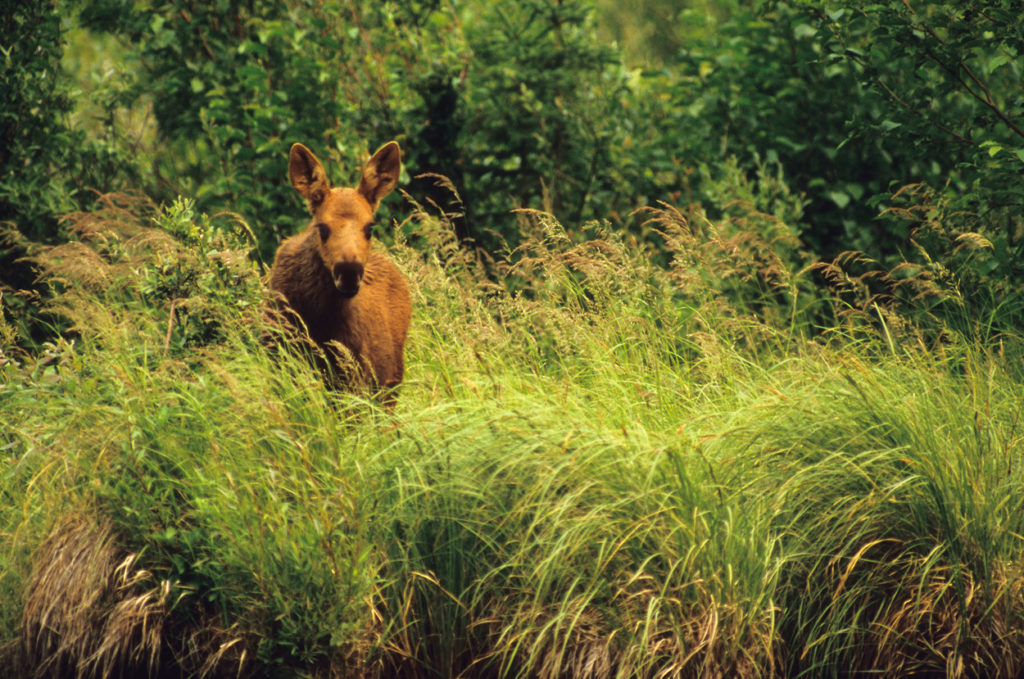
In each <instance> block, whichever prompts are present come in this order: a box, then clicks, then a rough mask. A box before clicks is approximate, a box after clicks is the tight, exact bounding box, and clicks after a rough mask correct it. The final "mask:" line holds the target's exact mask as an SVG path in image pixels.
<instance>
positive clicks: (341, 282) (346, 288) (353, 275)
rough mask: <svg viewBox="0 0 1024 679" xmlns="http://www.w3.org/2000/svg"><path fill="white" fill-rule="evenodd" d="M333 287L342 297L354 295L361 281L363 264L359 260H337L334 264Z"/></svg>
mask: <svg viewBox="0 0 1024 679" xmlns="http://www.w3.org/2000/svg"><path fill="white" fill-rule="evenodd" d="M332 274H333V276H334V287H335V288H337V289H338V293H339V294H340V295H341V296H342V297H354V296H355V294H356V293H357V292H359V286H360V284H361V283H362V282H363V265H362V264H360V263H359V262H339V263H337V264H335V265H334V271H333V272H332Z"/></svg>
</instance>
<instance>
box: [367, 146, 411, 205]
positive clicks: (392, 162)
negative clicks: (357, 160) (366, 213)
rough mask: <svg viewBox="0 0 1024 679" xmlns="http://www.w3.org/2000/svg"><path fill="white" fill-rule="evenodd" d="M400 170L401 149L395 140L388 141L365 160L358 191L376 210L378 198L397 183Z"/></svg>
mask: <svg viewBox="0 0 1024 679" xmlns="http://www.w3.org/2000/svg"><path fill="white" fill-rule="evenodd" d="M401 172H402V150H401V149H399V148H398V143H397V142H393V141H389V142H388V143H387V144H384V146H381V147H380V150H378V151H377V152H376V153H374V154H373V157H372V158H370V159H369V160H368V161H366V165H365V166H363V178H362V179H360V180H359V189H358V191H359V193H361V194H362V195H363V198H365V199H366V202H368V203H369V204H370V206H371V207H372V208H373V209H374V210H376V209H377V204H378V203H380V199H381V198H383V197H384V196H386V195H388V194H389V193H391V190H392V189H394V188H395V186H397V185H398V175H399V174H401Z"/></svg>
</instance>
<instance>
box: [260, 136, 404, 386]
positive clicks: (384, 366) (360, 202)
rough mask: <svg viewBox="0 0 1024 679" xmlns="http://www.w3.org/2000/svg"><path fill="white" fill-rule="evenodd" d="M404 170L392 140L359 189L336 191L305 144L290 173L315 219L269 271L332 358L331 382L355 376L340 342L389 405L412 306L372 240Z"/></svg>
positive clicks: (294, 151)
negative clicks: (377, 216)
mask: <svg viewBox="0 0 1024 679" xmlns="http://www.w3.org/2000/svg"><path fill="white" fill-rule="evenodd" d="M401 167H402V152H401V150H399V148H398V144H396V143H395V142H389V143H388V144H385V145H384V146H383V147H381V149H380V150H379V151H377V153H375V154H374V155H373V157H372V158H370V160H369V161H367V163H366V165H365V166H364V167H363V176H362V179H361V180H360V181H359V186H358V187H356V188H354V189H352V188H331V185H330V182H329V181H328V180H327V174H326V173H325V172H324V168H323V166H322V165H321V164H320V161H319V160H317V159H316V156H314V155H313V153H312V152H311V151H310V150H309V149H307V148H306V147H305V146H303V145H302V144H295V145H294V146H292V148H291V152H290V153H289V156H288V174H289V177H290V178H291V182H292V186H293V187H295V190H296V191H298V192H299V195H301V196H302V197H303V198H305V199H306V201H307V202H308V203H309V210H310V212H311V213H312V215H313V219H312V220H311V221H310V223H309V226H308V228H306V230H305V231H303V232H302V233H299V234H297V235H295V236H292V237H291V238H289V239H287V240H286V241H284V242H283V243H282V244H281V246H280V247H279V248H278V250H277V254H276V255H275V256H274V266H273V267H272V268H271V271H270V287H271V289H272V290H274V291H275V292H277V293H280V295H281V296H283V297H284V300H285V301H286V302H287V304H288V307H290V309H291V311H292V312H294V314H295V315H297V316H298V318H299V319H301V321H302V323H303V324H305V327H306V330H307V331H308V333H309V337H310V338H311V339H312V340H313V341H314V342H315V343H316V344H317V346H318V347H320V349H322V350H323V352H324V355H325V356H327V361H328V363H327V366H325V367H326V369H327V372H328V373H332V374H333V378H334V379H333V380H329V382H331V381H337V379H338V376H340V375H345V374H347V373H351V366H349V367H348V368H346V365H344V364H345V363H346V360H345V358H343V357H342V356H341V355H339V354H338V352H337V351H334V350H331V348H330V343H331V342H338V343H340V344H342V345H344V346H345V347H347V348H348V350H349V351H350V352H351V353H352V356H353V357H354V358H355V360H356V364H357V365H356V370H355V371H354V372H355V373H356V375H357V376H356V380H358V381H359V382H362V383H363V384H368V385H369V386H370V387H371V388H372V389H373V390H374V391H378V392H380V393H381V395H382V398H383V400H384V402H385V403H387V404H389V405H390V404H393V402H394V398H395V393H396V391H395V390H396V388H397V387H398V385H399V384H400V383H401V382H402V375H403V373H404V371H405V359H404V356H403V351H404V348H405V338H406V335H407V333H408V331H409V317H410V316H411V314H412V304H411V302H410V300H409V289H408V287H407V286H406V283H405V280H404V279H403V278H402V274H400V273H399V272H398V269H396V268H395V266H394V265H393V264H392V263H391V262H390V261H389V260H388V259H387V257H385V256H384V255H382V254H378V253H374V252H370V238H371V235H372V231H373V215H374V212H375V211H376V209H377V205H378V204H379V203H380V200H381V198H383V197H384V196H386V195H387V194H388V193H390V192H391V190H392V189H394V188H395V185H396V184H397V183H398V175H399V172H400V171H401Z"/></svg>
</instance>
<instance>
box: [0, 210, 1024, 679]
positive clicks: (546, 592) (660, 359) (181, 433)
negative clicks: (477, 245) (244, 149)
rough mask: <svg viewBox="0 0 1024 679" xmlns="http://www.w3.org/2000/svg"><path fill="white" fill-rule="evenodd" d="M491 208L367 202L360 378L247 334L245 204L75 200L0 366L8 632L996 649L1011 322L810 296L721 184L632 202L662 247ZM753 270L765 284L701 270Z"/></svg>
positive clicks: (364, 660) (957, 658)
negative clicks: (397, 321)
mask: <svg viewBox="0 0 1024 679" xmlns="http://www.w3.org/2000/svg"><path fill="white" fill-rule="evenodd" d="M762 217H763V216H762ZM519 218H520V220H521V222H522V228H523V231H524V232H525V233H528V234H530V235H529V237H528V238H527V239H526V240H525V241H524V244H523V245H522V246H521V247H520V248H518V249H517V250H516V251H515V252H514V253H509V255H508V257H507V258H506V260H504V261H497V262H493V263H491V265H490V266H491V267H494V269H493V270H500V271H502V273H503V275H502V276H500V277H496V276H494V275H487V271H485V266H484V264H483V263H481V262H480V261H479V260H478V259H477V258H475V257H474V256H473V254H472V253H471V252H469V251H466V250H465V249H463V248H461V247H460V246H459V245H458V243H457V241H456V240H455V237H454V235H453V229H452V226H451V224H450V221H449V220H448V219H447V218H446V216H445V215H444V214H441V213H436V212H435V213H431V212H430V211H428V210H424V209H422V208H417V209H415V210H414V211H413V212H412V213H411V216H410V217H409V218H408V219H407V220H406V221H405V222H403V223H401V224H397V225H396V227H395V234H396V237H395V239H394V242H393V243H392V244H390V246H388V248H387V249H388V251H389V253H390V255H391V256H392V258H393V259H394V260H395V261H396V263H397V264H398V266H399V268H400V269H401V270H402V271H403V273H404V274H405V275H406V276H407V277H408V279H409V282H410V286H411V289H412V293H413V303H414V309H415V311H414V319H413V324H412V330H411V335H410V339H409V344H408V350H407V359H408V378H407V382H406V383H405V384H404V385H403V388H402V391H401V395H400V397H399V400H398V404H397V406H396V407H395V408H394V409H393V410H387V409H384V408H382V407H380V406H379V405H378V404H377V403H376V402H375V401H374V400H373V399H370V398H367V397H366V396H365V395H360V394H346V393H339V392H330V391H327V390H325V389H324V387H323V384H322V382H321V379H320V376H319V375H318V374H317V373H316V372H315V371H314V370H313V369H312V368H311V367H310V363H309V361H307V360H306V359H305V358H304V357H303V356H301V355H298V352H295V351H290V350H286V349H283V348H282V347H281V346H280V343H279V342H278V341H276V338H275V332H276V331H275V323H274V319H273V318H272V317H271V316H268V312H267V308H266V305H265V299H266V293H265V292H264V288H263V286H262V285H261V282H260V274H261V271H260V269H259V267H257V266H256V265H255V264H253V263H252V261H251V260H250V259H249V258H248V257H246V256H245V251H246V247H247V245H246V243H247V242H251V239H252V237H251V236H250V235H249V234H248V232H247V230H246V228H245V225H244V223H243V222H240V221H239V220H237V219H230V218H221V219H220V220H216V219H214V220H211V219H210V218H208V217H206V216H205V215H202V214H199V213H196V212H195V211H194V210H193V209H192V208H191V206H190V204H189V202H188V201H185V200H182V201H178V202H177V203H175V204H174V205H173V206H171V207H168V208H156V207H155V206H153V205H152V204H149V203H148V202H147V201H145V200H144V199H141V198H139V197H130V196H116V195H115V196H108V197H107V198H106V199H104V201H103V203H102V204H101V207H99V208H98V209H97V210H95V211H93V212H88V213H79V214H76V215H72V216H71V217H70V218H69V220H70V223H69V228H71V229H72V230H73V231H75V232H76V233H77V234H78V235H79V240H77V241H75V242H73V243H69V244H63V245H58V246H56V247H48V248H40V249H38V250H36V251H35V255H34V256H35V257H36V258H37V262H38V265H39V266H40V268H41V269H42V270H45V271H46V272H48V273H47V275H48V276H50V277H51V280H52V281H53V284H54V285H55V286H58V287H59V288H60V289H61V290H62V291H63V292H61V293H60V294H59V295H57V296H56V297H55V299H54V301H53V302H52V305H53V306H54V308H55V310H59V312H60V313H61V314H62V315H63V317H65V318H67V319H69V320H70V321H71V323H72V326H71V327H72V332H71V333H69V334H68V336H69V337H72V336H73V339H61V340H58V341H56V342H54V343H51V344H50V345H48V347H47V350H46V351H45V352H42V353H41V354H39V355H36V356H28V355H25V356H19V355H14V354H10V355H7V356H5V362H4V364H3V366H2V370H3V388H2V391H0V394H2V399H0V409H2V416H0V419H2V420H3V421H4V422H5V423H6V424H5V427H4V430H3V432H4V433H3V441H2V444H3V450H4V458H5V461H6V464H5V466H4V470H3V486H2V488H3V495H4V502H3V504H2V509H0V525H2V535H3V536H4V540H3V544H4V549H3V552H2V555H0V559H2V563H3V568H2V569H0V574H2V575H0V588H2V591H3V592H4V595H3V597H2V599H0V600H2V602H3V603H2V608H0V630H2V633H3V638H4V639H6V640H7V641H6V645H5V647H4V658H5V661H6V662H7V663H9V664H8V666H9V667H20V668H22V669H23V671H24V674H23V675H21V676H47V677H49V676H141V675H142V674H145V673H146V672H150V673H151V674H152V675H154V676H179V675H180V676H239V675H240V676H311V677H327V676H367V677H370V676H381V677H385V676H409V677H420V676H423V677H427V676H467V677H505V676H510V677H511V676H532V677H562V676H572V677H627V676H628V677H667V676H680V677H687V676H693V677H698V676H699V677H707V676H758V677H761V676H850V675H855V674H859V673H860V672H862V671H871V672H875V673H879V674H881V675H882V676H905V675H907V674H912V673H916V674H918V675H926V676H942V675H945V676H1015V675H1017V674H1019V673H1020V671H1021V668H1022V666H1021V659H1022V658H1024V633H1022V631H1021V630H1022V629H1024V627H1022V625H1021V616H1022V615H1024V594H1022V593H1024V588H1022V585H1024V576H1022V572H1021V569H1020V564H1021V563H1022V547H1024V541H1022V538H1021V535H1022V534H1024V526H1022V525H1021V524H1022V522H1024V511H1022V510H1024V508H1022V506H1021V505H1022V503H1024V471H1022V469H1021V464H1020V462H1021V451H1022V441H1024V432H1022V428H1021V424H1022V423H1021V417H1022V401H1021V397H1020V394H1021V393H1022V378H1024V371H1022V367H1021V366H1022V365H1024V364H1022V363H1021V361H1020V351H1021V345H1020V342H1019V341H1018V340H1016V339H1015V338H1012V337H1005V338H1003V339H1001V340H1000V341H998V342H994V343H988V344H982V343H979V342H970V341H968V340H965V339H964V338H963V337H961V336H957V335H955V334H952V333H946V334H943V335H941V336H939V337H934V338H931V339H930V340H929V338H928V335H927V333H925V332H923V331H922V329H921V328H920V327H917V326H915V325H914V324H913V323H911V322H909V321H906V320H905V319H903V320H901V317H900V316H898V315H896V314H894V313H891V312H887V311H886V310H885V309H884V308H883V307H881V306H878V305H877V304H876V305H874V306H873V307H870V312H863V313H858V314H849V315H845V316H843V315H837V316H836V317H837V318H841V319H843V320H842V321H840V322H837V323H835V324H834V325H833V327H829V328H822V327H811V326H809V325H808V324H807V323H806V319H807V318H808V317H809V316H810V311H809V310H808V309H807V308H806V307H804V306H802V305H801V303H800V301H799V295H798V294H797V292H796V291H797V290H798V289H799V287H800V279H801V278H802V277H806V276H809V275H811V273H810V272H809V271H807V270H796V271H793V270H789V269H786V268H785V266H784V265H783V264H782V260H781V259H779V260H769V259H767V258H765V257H764V256H763V254H764V253H765V252H768V251H770V247H771V244H770V243H766V242H758V241H757V240H756V239H752V238H750V237H740V236H743V234H742V233H740V232H739V231H737V230H736V229H737V224H738V221H737V220H732V221H730V220H722V221H719V222H712V221H710V220H708V219H707V218H706V217H705V216H703V215H701V214H699V213H691V214H690V215H684V214H683V213H681V212H679V211H674V210H669V209H664V210H662V211H660V212H656V213H652V214H651V218H652V219H653V220H655V221H654V224H655V225H656V227H657V229H658V230H659V232H661V233H662V234H663V236H664V238H665V248H667V251H668V253H669V256H668V257H667V258H664V257H663V258H661V261H660V262H659V261H657V260H658V258H657V257H654V256H652V251H651V249H650V248H649V247H645V246H644V245H643V244H639V243H637V242H632V243H631V242H629V240H628V239H624V238H622V237H621V235H620V234H616V233H615V232H613V231H609V230H607V229H604V228H602V227H601V226H600V225H597V224H593V225H590V226H589V227H587V228H588V229H589V233H590V237H589V238H586V239H583V240H579V241H574V240H572V239H570V238H569V237H568V236H567V235H566V231H565V230H564V229H563V228H562V227H561V226H560V225H559V224H558V223H557V222H556V221H555V220H554V219H553V218H552V217H550V216H549V215H545V214H542V213H536V212H527V213H521V214H520V215H519ZM405 234H411V235H410V236H408V237H407V236H406V235H405ZM730 234H732V236H730ZM377 247H382V246H380V245H379V244H378V246H377ZM662 252H664V251H662ZM756 252H759V253H761V254H762V256H761V257H760V258H758V257H755V256H754V255H753V254H752V253H756ZM171 262H173V266H169V263H171ZM758 262H761V263H760V264H759V263H758ZM765 262H769V263H768V264H765ZM740 264H745V266H746V267H747V268H746V272H747V278H746V279H744V280H741V281H739V282H738V283H737V282H736V279H737V278H738V277H741V273H740V272H741V270H742V269H741V267H740ZM759 267H760V268H759ZM773 267H774V268H773ZM765 281H771V285H767V284H765ZM513 282H514V285H513ZM735 285H740V286H742V287H743V294H742V295H740V296H739V297H735V295H733V294H732V293H730V292H729V291H730V290H733V286H735ZM757 290H761V291H762V294H764V295H767V294H769V293H772V294H776V295H777V294H783V293H785V295H786V298H787V299H790V300H792V303H791V304H790V305H789V306H790V308H791V311H792V313H789V314H778V313H777V314H767V313H764V310H763V309H762V312H761V313H758V311H757V310H756V309H754V308H752V306H751V305H749V304H748V305H742V304H738V303H736V302H735V301H732V300H734V299H746V300H756V299H758V294H757V292H756V291H757ZM818 303H820V304H831V305H833V306H837V307H838V306H839V305H840V302H839V301H837V300H832V301H829V300H824V299H819V300H818ZM765 308H767V307H765ZM847 310H850V309H847ZM872 315H873V316H874V318H872ZM6 330H7V331H10V329H9V328H6ZM928 342H930V344H929V343H928Z"/></svg>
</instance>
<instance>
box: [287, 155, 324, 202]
mask: <svg viewBox="0 0 1024 679" xmlns="http://www.w3.org/2000/svg"><path fill="white" fill-rule="evenodd" d="M288 177H289V178H290V179H291V180H292V186H293V187H295V190H296V191H298V192H299V195H300V196H302V197H303V198H305V199H306V200H307V201H308V202H309V209H310V211H311V212H312V211H313V210H315V209H316V208H317V206H319V205H320V203H322V202H324V198H326V197H327V192H328V191H330V189H331V184H330V182H328V181H327V173H326V172H324V166H323V165H321V164H320V161H319V160H317V159H316V156H314V155H313V152H312V151H310V150H309V149H307V148H306V147H305V146H303V145H302V144H293V145H292V150H291V152H290V153H289V154H288Z"/></svg>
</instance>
